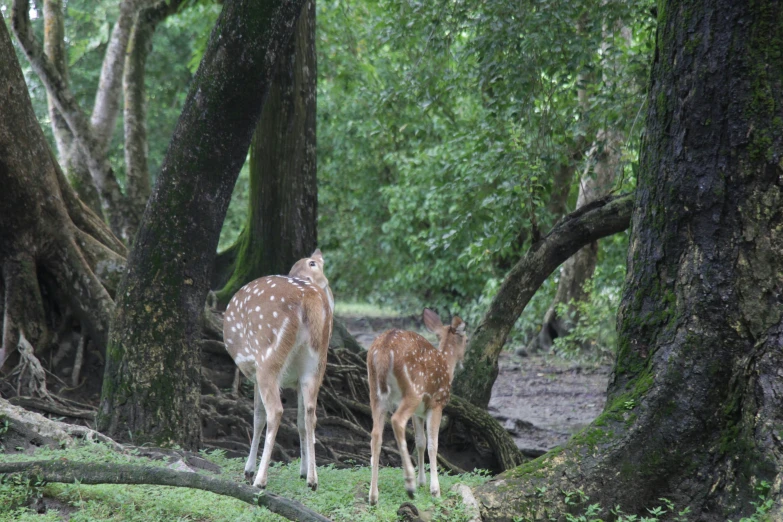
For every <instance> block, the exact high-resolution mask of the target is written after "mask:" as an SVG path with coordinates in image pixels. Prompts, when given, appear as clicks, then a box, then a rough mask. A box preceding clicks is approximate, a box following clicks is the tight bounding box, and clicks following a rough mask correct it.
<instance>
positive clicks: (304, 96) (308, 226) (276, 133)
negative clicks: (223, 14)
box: [217, 0, 318, 306]
mask: <svg viewBox="0 0 783 522" xmlns="http://www.w3.org/2000/svg"><path fill="white" fill-rule="evenodd" d="M315 88H316V55H315V1H314V0H309V1H308V2H306V3H305V5H304V6H303V7H302V13H301V15H300V16H299V20H298V22H297V24H296V28H295V31H294V34H293V35H292V37H291V39H290V41H289V42H288V44H287V45H286V46H285V49H284V51H283V54H282V56H281V59H280V60H278V61H277V64H276V65H275V73H274V78H273V80H272V85H271V86H270V89H269V95H268V97H267V100H266V103H265V104H264V108H263V110H262V111H261V118H260V119H259V120H258V125H257V126H256V131H255V135H254V137H253V142H252V144H251V146H250V198H249V204H248V217H247V221H246V222H245V226H244V229H243V230H242V233H241V234H240V236H239V239H238V240H237V244H236V245H234V246H232V247H231V249H230V250H229V251H228V252H227V253H225V254H223V255H224V256H232V255H233V256H234V262H233V263H232V264H231V265H229V266H228V267H227V266H223V270H224V271H226V273H230V274H231V275H230V277H229V279H228V281H227V282H226V283H225V285H224V286H223V288H222V289H221V290H220V291H219V292H218V293H217V297H218V302H219V303H220V305H221V306H225V305H226V304H228V301H229V300H230V299H231V296H233V295H234V294H235V293H236V291H237V290H239V289H240V288H241V287H242V285H244V284H246V283H247V282H249V281H252V280H253V279H256V278H258V277H261V276H262V275H267V274H286V273H288V270H289V269H290V268H291V266H292V265H293V264H294V263H295V262H296V260H298V259H301V258H303V257H306V256H308V255H310V253H311V252H312V251H313V250H314V249H315V247H316V244H317V234H316V225H317V222H316V217H317V206H318V190H317V185H316V158H315V145H316V134H315V110H316V100H315V94H316V92H315ZM217 265H218V266H221V265H225V264H223V263H221V262H220V261H218V262H217ZM227 268H230V269H231V271H230V272H229V271H228V270H227ZM218 279H224V278H220V277H219V275H218Z"/></svg>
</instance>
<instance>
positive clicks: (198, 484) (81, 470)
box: [0, 460, 330, 522]
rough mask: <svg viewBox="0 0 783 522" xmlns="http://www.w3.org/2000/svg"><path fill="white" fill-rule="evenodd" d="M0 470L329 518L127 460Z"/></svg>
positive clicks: (10, 465)
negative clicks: (186, 493)
mask: <svg viewBox="0 0 783 522" xmlns="http://www.w3.org/2000/svg"><path fill="white" fill-rule="evenodd" d="M0 473H7V474H10V473H17V474H21V475H24V476H27V477H35V478H37V479H39V480H40V479H43V480H46V481H48V482H64V483H67V484H73V483H75V482H79V483H80V484H150V485H156V486H178V487H186V488H193V489H200V490H203V491H210V492H212V493H216V494H218V495H225V496H228V497H233V498H236V499H239V500H241V501H243V502H246V503H248V504H252V505H257V506H263V507H265V508H267V509H268V510H269V511H272V512H273V513H277V514H278V515H281V516H283V517H285V518H287V519H289V520H296V521H302V522H309V521H318V522H328V521H329V520H330V519H328V518H326V517H325V516H323V515H320V514H318V513H316V512H315V511H313V510H311V509H308V508H307V507H305V506H304V505H303V504H301V503H299V502H297V501H295V500H290V499H287V498H284V497H280V496H278V495H275V494H273V493H265V492H261V491H259V490H258V489H257V488H254V487H252V486H247V485H244V484H239V483H236V482H232V481H230V480H225V479H219V478H215V477H210V476H209V475H202V474H200V473H194V472H191V471H175V470H173V469H169V468H157V467H152V466H133V465H128V464H115V463H110V464H104V463H92V462H67V461H66V462H64V461H60V460H55V461H34V462H3V463H0Z"/></svg>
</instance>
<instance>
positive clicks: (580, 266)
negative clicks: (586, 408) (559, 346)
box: [523, 131, 622, 352]
mask: <svg viewBox="0 0 783 522" xmlns="http://www.w3.org/2000/svg"><path fill="white" fill-rule="evenodd" d="M598 141H599V143H600V144H601V149H602V150H600V151H598V152H597V153H596V155H597V157H596V159H595V167H594V175H593V176H587V175H585V176H583V177H582V179H581V181H580V183H579V195H578V197H577V201H576V208H580V207H582V206H584V205H587V204H589V203H592V202H593V201H596V200H598V199H600V198H602V197H604V196H606V195H607V194H608V193H609V192H610V190H611V188H612V186H613V185H614V180H615V178H616V176H617V169H618V168H619V159H620V154H619V152H620V150H619V146H620V143H621V142H622V140H621V139H620V136H619V134H618V133H617V132H615V131H608V132H601V133H599V140H598ZM597 260H598V241H593V242H591V243H589V244H587V245H585V246H584V247H582V248H581V249H580V250H579V251H578V252H577V253H576V254H574V255H573V256H571V257H569V258H568V259H567V260H566V261H565V262H564V263H563V265H562V267H561V268H560V280H559V281H558V284H557V291H556V293H555V298H554V299H553V300H552V304H551V305H550V307H549V309H548V310H547V312H546V314H545V315H544V321H543V324H542V325H541V328H540V330H539V332H538V334H537V335H536V336H535V337H533V339H532V340H531V341H530V343H529V344H528V346H527V347H526V348H524V349H523V350H524V351H525V352H536V351H540V350H549V349H550V348H551V347H552V344H553V342H554V340H555V339H557V338H558V337H564V336H566V335H568V333H569V332H570V331H571V329H572V328H573V327H574V324H575V323H576V322H577V321H578V320H579V316H578V314H577V311H576V305H575V304H576V303H579V302H582V301H585V300H586V299H588V298H589V296H588V295H587V293H586V292H585V291H584V284H585V283H586V282H587V281H588V280H589V279H590V278H591V277H593V273H594V272H595V267H596V263H597ZM559 305H566V306H568V313H567V314H566V315H565V316H561V315H560V314H559V313H558V312H557V309H558V306H559Z"/></svg>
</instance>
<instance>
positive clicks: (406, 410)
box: [391, 397, 419, 498]
mask: <svg viewBox="0 0 783 522" xmlns="http://www.w3.org/2000/svg"><path fill="white" fill-rule="evenodd" d="M418 404H419V399H418V398H407V397H406V398H403V399H402V403H401V404H400V405H399V407H398V408H397V411H396V412H394V415H392V418H391V423H392V428H393V429H394V438H395V439H397V447H398V448H399V450H400V458H401V459H402V475H403V477H405V491H407V492H408V496H409V497H410V498H413V496H414V494H415V492H416V478H415V477H414V470H413V464H412V463H411V457H410V455H409V454H408V442H407V441H406V440H405V426H406V425H407V424H408V419H410V418H411V416H412V415H413V412H414V411H415V410H416V406H418Z"/></svg>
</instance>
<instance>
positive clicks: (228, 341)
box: [226, 338, 234, 344]
mask: <svg viewBox="0 0 783 522" xmlns="http://www.w3.org/2000/svg"><path fill="white" fill-rule="evenodd" d="M226 342H227V343H228V344H234V340H233V339H230V338H229V339H226Z"/></svg>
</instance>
